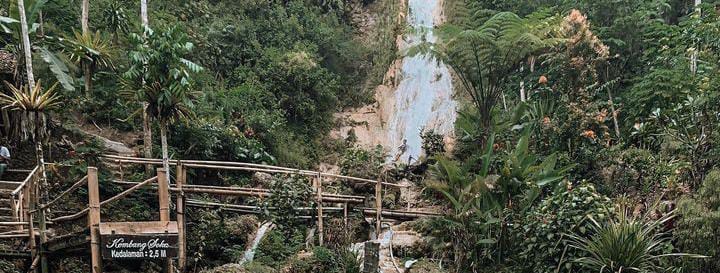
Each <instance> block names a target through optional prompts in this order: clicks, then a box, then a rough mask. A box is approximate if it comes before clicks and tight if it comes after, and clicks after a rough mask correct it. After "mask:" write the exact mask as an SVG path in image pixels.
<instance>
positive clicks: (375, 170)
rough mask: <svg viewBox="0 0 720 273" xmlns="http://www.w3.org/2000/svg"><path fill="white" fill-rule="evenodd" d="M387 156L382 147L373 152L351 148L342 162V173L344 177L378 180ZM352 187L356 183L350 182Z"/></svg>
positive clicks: (344, 155) (344, 154)
mask: <svg viewBox="0 0 720 273" xmlns="http://www.w3.org/2000/svg"><path fill="white" fill-rule="evenodd" d="M384 163H385V154H384V153H383V149H382V147H381V146H376V147H375V148H374V149H372V150H365V149H362V148H359V147H351V148H348V149H346V150H345V152H344V153H343V156H342V159H341V161H340V173H341V174H343V175H348V176H354V177H362V178H368V179H376V178H379V177H380V174H381V173H382V168H383V164H384ZM349 183H350V185H351V186H355V185H357V183H356V182H349Z"/></svg>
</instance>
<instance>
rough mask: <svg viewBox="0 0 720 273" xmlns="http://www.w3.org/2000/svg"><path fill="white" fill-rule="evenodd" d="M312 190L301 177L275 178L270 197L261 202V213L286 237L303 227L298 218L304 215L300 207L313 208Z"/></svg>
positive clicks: (308, 183)
mask: <svg viewBox="0 0 720 273" xmlns="http://www.w3.org/2000/svg"><path fill="white" fill-rule="evenodd" d="M313 192H314V191H313V189H312V187H311V186H310V182H309V181H308V180H307V179H305V177H302V176H295V175H291V176H286V177H275V178H274V179H273V181H272V183H271V185H270V193H271V195H270V196H269V197H267V198H264V199H262V200H261V206H262V213H263V217H265V218H266V219H267V220H268V221H271V222H273V223H275V225H277V229H278V230H280V231H282V232H283V233H284V234H285V235H286V236H290V235H292V234H293V233H294V232H295V231H297V230H298V229H300V230H303V229H301V227H303V225H302V221H304V220H302V219H300V216H302V215H304V214H306V212H305V211H303V210H298V209H297V208H301V207H313V206H314V205H315V201H314V198H313Z"/></svg>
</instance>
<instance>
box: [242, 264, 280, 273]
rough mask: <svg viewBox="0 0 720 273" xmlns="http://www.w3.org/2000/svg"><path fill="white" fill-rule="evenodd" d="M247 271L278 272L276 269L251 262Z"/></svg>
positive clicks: (256, 272) (246, 268)
mask: <svg viewBox="0 0 720 273" xmlns="http://www.w3.org/2000/svg"><path fill="white" fill-rule="evenodd" d="M245 270H247V272H248V273H275V272H277V270H275V269H274V268H272V267H269V266H266V265H263V264H261V263H258V262H251V263H249V264H246V265H245Z"/></svg>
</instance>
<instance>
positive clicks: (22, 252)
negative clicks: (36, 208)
mask: <svg viewBox="0 0 720 273" xmlns="http://www.w3.org/2000/svg"><path fill="white" fill-rule="evenodd" d="M39 169H40V168H39V167H35V168H34V169H32V170H12V169H11V170H7V171H6V173H10V174H11V175H7V176H5V177H10V178H12V177H25V178H24V179H23V180H22V181H13V180H0V244H1V245H2V247H0V257H29V256H30V252H29V250H28V247H27V245H28V244H29V243H30V240H28V237H31V234H30V232H29V229H28V226H29V223H28V222H29V221H28V209H29V208H30V201H31V200H29V198H31V196H33V195H34V194H33V192H32V191H33V189H34V185H35V183H36V182H37V180H38V178H39V172H40V170H39ZM33 235H34V234H33ZM32 237H34V236H32Z"/></svg>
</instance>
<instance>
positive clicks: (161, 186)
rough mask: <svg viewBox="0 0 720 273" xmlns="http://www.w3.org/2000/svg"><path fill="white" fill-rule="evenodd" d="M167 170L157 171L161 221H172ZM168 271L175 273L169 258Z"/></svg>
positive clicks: (166, 262) (167, 261) (159, 169)
mask: <svg viewBox="0 0 720 273" xmlns="http://www.w3.org/2000/svg"><path fill="white" fill-rule="evenodd" d="M167 175H168V173H167V170H166V169H164V168H158V169H157V184H158V201H159V203H160V221H162V222H167V221H170V190H169V189H168V187H169V186H170V185H169V184H168V181H167ZM165 264H166V269H167V272H168V273H172V272H173V264H172V259H170V258H168V259H167V260H166V261H165Z"/></svg>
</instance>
